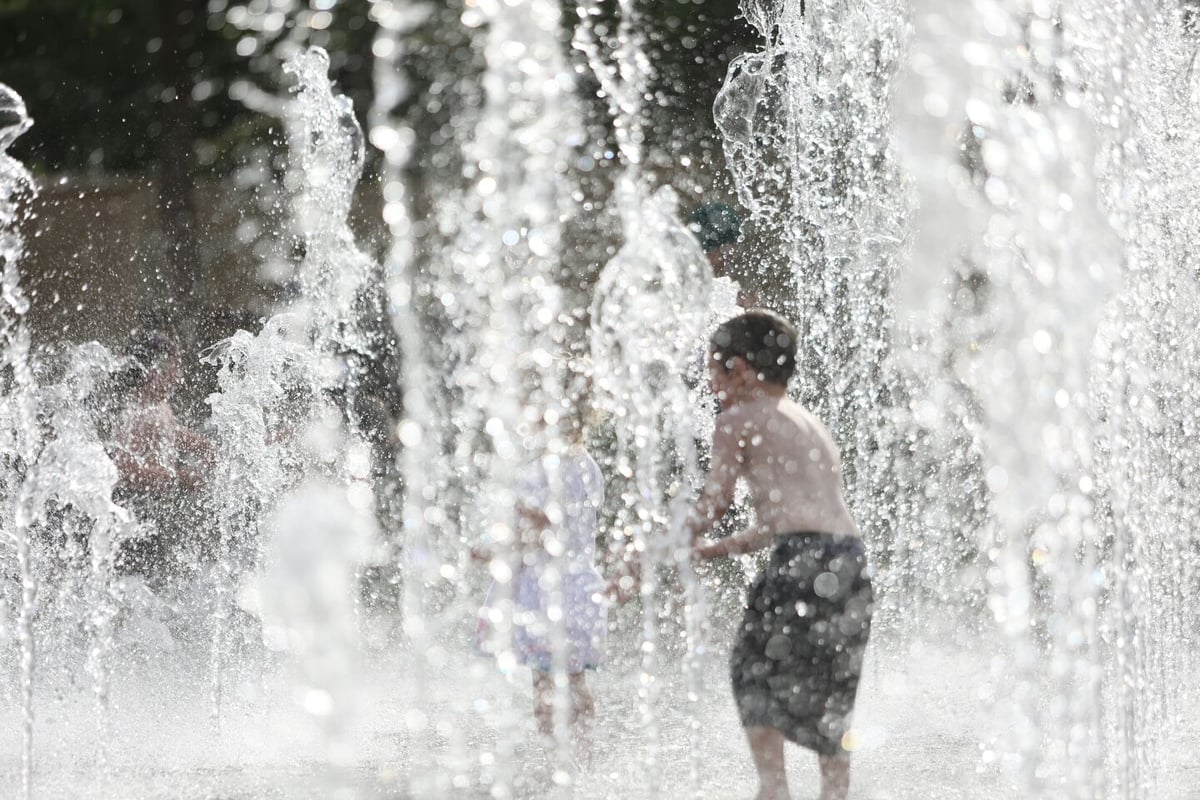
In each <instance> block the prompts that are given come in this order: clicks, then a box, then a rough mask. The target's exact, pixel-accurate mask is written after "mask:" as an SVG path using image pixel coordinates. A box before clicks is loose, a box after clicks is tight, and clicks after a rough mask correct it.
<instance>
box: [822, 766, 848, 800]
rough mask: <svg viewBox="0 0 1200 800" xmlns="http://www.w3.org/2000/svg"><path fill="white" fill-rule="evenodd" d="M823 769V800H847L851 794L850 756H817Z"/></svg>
mask: <svg viewBox="0 0 1200 800" xmlns="http://www.w3.org/2000/svg"><path fill="white" fill-rule="evenodd" d="M817 763H818V764H819V765H820V767H821V800H846V798H847V797H848V796H849V794H850V756H848V755H838V756H817Z"/></svg>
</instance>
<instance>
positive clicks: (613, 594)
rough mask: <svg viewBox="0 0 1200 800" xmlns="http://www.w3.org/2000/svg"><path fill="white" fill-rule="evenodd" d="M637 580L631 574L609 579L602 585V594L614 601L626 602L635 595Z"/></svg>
mask: <svg viewBox="0 0 1200 800" xmlns="http://www.w3.org/2000/svg"><path fill="white" fill-rule="evenodd" d="M637 589H638V582H637V581H636V580H635V579H634V577H633V576H632V575H622V576H620V577H618V578H613V579H611V580H610V581H609V582H608V583H607V584H605V586H604V595H605V596H606V597H607V598H608V599H609V600H611V601H612V602H614V603H622V604H623V603H628V602H629V601H630V600H632V599H633V598H634V597H635V596H636V595H637Z"/></svg>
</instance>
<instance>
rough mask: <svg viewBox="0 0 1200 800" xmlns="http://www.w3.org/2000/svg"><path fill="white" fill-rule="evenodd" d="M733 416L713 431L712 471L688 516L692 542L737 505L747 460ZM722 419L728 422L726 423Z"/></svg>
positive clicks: (726, 414) (724, 415)
mask: <svg viewBox="0 0 1200 800" xmlns="http://www.w3.org/2000/svg"><path fill="white" fill-rule="evenodd" d="M730 416H732V415H731V414H730V413H729V412H726V413H725V414H723V415H721V417H717V424H716V428H715V429H714V430H713V447H712V468H711V469H710V470H709V471H708V476H707V477H706V478H705V481H704V491H703V492H701V494H700V500H699V501H698V502H697V503H696V505H695V506H694V507H693V508H692V511H691V513H690V514H689V515H688V521H687V527H688V533H689V536H690V538H691V540H692V541H695V540H696V537H697V536H699V535H700V534H702V533H704V532H706V531H708V530H709V529H710V528H712V526H713V525H715V524H717V522H718V521H719V520H720V519H721V517H723V516H725V512H726V511H728V510H729V506H730V505H732V504H733V494H734V490H735V489H736V487H737V479H738V476H739V475H740V474H741V471H742V467H743V462H744V457H743V454H742V442H741V438H740V437H739V435H738V433H737V432H736V430H735V428H736V425H735V424H734V423H733V422H732V421H731V420H730V419H729V417H730ZM722 417H725V418H726V419H724V420H723V419H722Z"/></svg>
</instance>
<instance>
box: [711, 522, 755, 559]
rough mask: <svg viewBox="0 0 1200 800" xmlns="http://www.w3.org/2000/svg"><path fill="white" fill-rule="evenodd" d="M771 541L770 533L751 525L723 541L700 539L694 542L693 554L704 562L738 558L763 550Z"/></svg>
mask: <svg viewBox="0 0 1200 800" xmlns="http://www.w3.org/2000/svg"><path fill="white" fill-rule="evenodd" d="M773 539H774V537H773V536H772V535H771V532H770V531H767V530H764V529H763V528H760V527H758V526H755V525H751V526H750V527H749V528H746V530H744V531H741V532H740V533H735V534H734V535H732V536H726V537H725V538H724V539H718V540H716V541H713V540H711V539H701V540H699V541H698V542H696V548H695V550H694V552H695V554H696V557H697V558H700V559H704V560H707V559H710V558H722V557H725V556H740V555H743V554H745V553H753V552H754V551H755V550H761V549H763V548H764V547H766V546H767V545H769V544H771V541H772V540H773Z"/></svg>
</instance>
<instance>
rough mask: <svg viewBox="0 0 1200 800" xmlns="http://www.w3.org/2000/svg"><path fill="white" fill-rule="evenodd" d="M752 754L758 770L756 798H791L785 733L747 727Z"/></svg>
mask: <svg viewBox="0 0 1200 800" xmlns="http://www.w3.org/2000/svg"><path fill="white" fill-rule="evenodd" d="M746 738H747V739H748V740H749V742H750V755H751V756H753V758H754V768H755V769H756V770H758V796H757V798H756V800H790V798H791V795H790V794H789V793H788V785H787V772H786V771H785V770H784V766H783V734H782V733H780V732H779V731H777V730H775V729H774V728H762V727H757V726H755V727H750V728H746Z"/></svg>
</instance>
